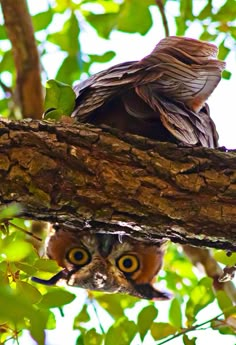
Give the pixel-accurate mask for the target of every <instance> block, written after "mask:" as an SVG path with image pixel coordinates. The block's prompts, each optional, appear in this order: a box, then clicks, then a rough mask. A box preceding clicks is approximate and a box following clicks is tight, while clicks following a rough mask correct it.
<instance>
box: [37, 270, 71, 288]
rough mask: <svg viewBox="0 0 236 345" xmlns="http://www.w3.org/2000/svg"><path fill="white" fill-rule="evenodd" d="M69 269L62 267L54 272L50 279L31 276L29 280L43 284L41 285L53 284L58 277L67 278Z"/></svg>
mask: <svg viewBox="0 0 236 345" xmlns="http://www.w3.org/2000/svg"><path fill="white" fill-rule="evenodd" d="M69 273H70V272H69V271H68V270H67V269H64V270H62V271H60V272H58V273H57V274H55V275H54V276H53V277H52V278H50V279H41V278H37V277H32V278H31V280H32V281H33V282H35V283H39V284H43V285H55V284H56V283H57V282H58V281H59V280H60V279H66V280H68V277H69Z"/></svg>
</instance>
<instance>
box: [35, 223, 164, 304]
mask: <svg viewBox="0 0 236 345" xmlns="http://www.w3.org/2000/svg"><path fill="white" fill-rule="evenodd" d="M47 255H48V256H49V258H51V259H54V260H56V261H57V263H58V264H59V266H62V267H64V269H63V270H62V271H61V272H59V273H57V274H56V275H55V276H54V277H52V278H51V279H49V280H42V279H39V278H33V280H34V281H36V282H39V283H43V284H47V285H53V284H56V283H57V282H58V281H59V280H60V279H64V280H66V282H67V284H68V285H70V286H78V287H82V288H85V289H89V290H98V291H105V292H120V293H127V294H130V295H133V296H136V297H140V298H146V299H151V300H166V299H169V298H170V296H169V294H168V293H167V292H161V291H159V290H157V289H155V288H154V286H153V283H154V280H155V278H156V275H157V274H158V272H159V271H160V269H161V266H162V258H163V246H162V245H161V244H160V245H158V244H157V245H154V244H148V243H143V242H140V241H137V240H134V239H132V238H129V237H128V236H123V237H122V238H121V239H120V237H119V236H118V235H108V234H89V233H82V234H81V233H77V232H69V231H65V230H63V229H58V230H57V231H55V232H54V233H53V234H52V235H51V237H50V238H49V241H48V244H47Z"/></svg>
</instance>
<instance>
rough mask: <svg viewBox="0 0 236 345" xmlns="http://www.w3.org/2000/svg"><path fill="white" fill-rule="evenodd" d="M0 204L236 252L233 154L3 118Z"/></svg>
mask: <svg viewBox="0 0 236 345" xmlns="http://www.w3.org/2000/svg"><path fill="white" fill-rule="evenodd" d="M0 177H1V181H2V183H1V185H0V201H1V204H3V205H6V204H8V203H10V202H19V203H21V204H22V205H23V212H22V217H27V218H31V219H38V220H45V221H50V222H58V223H61V224H64V226H68V227H71V228H72V229H75V228H76V230H80V229H82V228H84V227H86V226H87V227H90V230H94V231H101V229H102V230H104V229H105V230H106V231H107V232H114V231H119V232H122V231H125V232H126V233H130V234H132V235H133V236H136V237H141V238H149V239H152V240H155V239H159V238H162V237H166V238H170V239H171V240H172V241H174V242H179V243H187V244H192V245H196V246H209V247H215V248H224V249H228V250H234V249H235V248H236V151H233V150H232V151H227V150H225V149H217V150H216V149H215V150H213V149H206V148H202V147H195V148H192V147H178V146H177V145H175V144H170V143H160V142H154V141H151V140H148V139H145V138H142V137H138V136H134V135H129V134H121V133H117V132H115V131H114V130H109V129H105V130H102V129H98V128H95V127H92V126H88V125H83V124H80V125H78V124H77V125H75V124H67V123H60V124H57V125H55V124H53V123H48V122H38V121H21V122H10V121H9V122H6V121H1V122H0Z"/></svg>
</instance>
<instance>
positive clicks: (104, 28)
mask: <svg viewBox="0 0 236 345" xmlns="http://www.w3.org/2000/svg"><path fill="white" fill-rule="evenodd" d="M118 15H119V14H118V13H103V14H93V13H89V14H87V15H86V20H87V21H88V22H89V23H90V24H91V25H92V26H93V27H94V28H95V29H96V31H97V33H98V35H99V36H101V37H103V38H106V39H107V38H108V37H109V35H110V33H111V31H112V30H113V29H114V28H115V27H116V26H117V19H118Z"/></svg>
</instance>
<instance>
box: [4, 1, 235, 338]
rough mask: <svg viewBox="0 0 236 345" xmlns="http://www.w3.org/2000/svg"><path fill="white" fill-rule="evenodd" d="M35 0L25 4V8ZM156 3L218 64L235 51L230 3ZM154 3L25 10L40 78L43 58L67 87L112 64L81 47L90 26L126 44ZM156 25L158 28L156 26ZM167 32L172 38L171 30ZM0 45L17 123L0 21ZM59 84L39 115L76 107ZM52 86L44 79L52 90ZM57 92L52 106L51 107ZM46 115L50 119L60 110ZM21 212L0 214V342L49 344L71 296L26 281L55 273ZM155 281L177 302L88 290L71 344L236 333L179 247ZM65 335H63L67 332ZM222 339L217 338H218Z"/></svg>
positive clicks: (66, 4)
mask: <svg viewBox="0 0 236 345" xmlns="http://www.w3.org/2000/svg"><path fill="white" fill-rule="evenodd" d="M33 2H34V0H28V3H29V6H30V9H32V8H33V6H32V4H33ZM163 3H164V5H165V12H166V15H167V19H168V20H169V19H170V18H169V17H168V16H169V12H170V13H171V14H170V16H172V12H173V11H172V12H171V11H170V9H172V7H173V8H176V13H175V14H174V15H173V16H174V20H175V29H176V34H177V35H188V31H189V30H191V29H193V28H195V27H197V28H198V30H199V32H200V34H199V38H200V39H203V40H208V41H211V42H215V43H216V44H217V45H218V46H219V49H220V50H219V58H220V59H225V58H226V57H227V56H228V55H229V53H230V52H231V51H232V50H233V48H234V44H235V43H234V41H235V39H236V25H235V18H236V3H235V2H233V1H232V0H226V1H223V0H222V1H218V2H217V1H212V0H202V1H198V0H165V1H163ZM217 4H219V5H217ZM156 6H157V5H156V1H155V0H146V1H140V0H123V1H122V0H119V1H118V0H48V1H47V8H44V9H43V10H42V11H41V12H38V13H35V12H32V13H33V14H32V21H33V26H34V30H35V36H36V39H37V43H38V47H39V53H40V56H41V61H42V79H43V80H44V81H45V80H46V79H47V74H48V72H47V68H46V67H45V66H46V61H47V59H49V60H50V59H51V60H53V61H56V62H58V61H57V60H58V59H57V56H60V59H61V60H60V59H59V61H61V63H60V64H59V65H58V69H57V71H56V72H55V75H54V76H52V77H53V78H55V79H58V80H60V82H61V83H66V84H70V85H71V84H72V83H74V82H75V81H76V80H79V79H80V78H84V77H86V76H87V75H88V74H89V72H90V68H91V66H92V65H93V64H94V63H101V64H102V63H105V62H109V61H110V60H112V59H113V58H114V56H115V52H114V51H110V50H109V51H104V52H103V53H102V54H100V55H99V54H97V51H96V49H97V46H94V52H93V54H87V53H85V52H84V46H83V45H82V43H81V42H82V35H83V34H84V33H85V32H86V30H87V28H90V29H91V28H93V29H94V30H95V31H96V34H97V37H98V39H97V40H98V41H97V42H98V45H99V39H100V38H103V39H105V40H109V37H110V35H111V33H112V32H114V31H115V30H118V31H122V32H125V33H129V34H130V35H131V36H130V37H131V38H130V39H132V34H134V33H135V34H140V35H145V34H146V33H147V32H148V31H149V30H150V29H151V27H152V24H153V17H152V14H151V10H152V8H153V7H156ZM217 6H218V7H217ZM172 19H173V18H171V20H172ZM159 25H160V28H161V26H162V24H161V22H160V24H159ZM198 30H197V31H198ZM171 32H172V34H174V32H173V29H171ZM196 38H197V37H196ZM0 43H1V44H0V47H1V48H0V87H1V92H0V96H1V98H2V99H1V100H0V113H1V115H2V116H5V117H7V116H9V117H11V118H16V113H17V111H18V108H17V105H16V104H15V92H14V89H15V81H16V75H15V66H14V62H13V58H12V50H11V47H10V44H9V41H8V38H7V34H6V31H5V28H4V24H3V23H2V24H1V25H0ZM55 57H56V58H55ZM101 69H102V67H101ZM224 77H225V78H230V71H225V72H224ZM61 83H59V84H56V85H53V88H52V91H53V92H54V91H55V90H57V91H55V92H56V93H57V94H56V96H55V95H54V94H52V93H51V94H50V92H49V96H48V98H47V99H46V109H47V108H56V109H59V116H60V113H61V111H63V112H67V113H69V112H70V111H71V108H70V107H71V104H73V102H74V98H73V97H74V95H73V94H71V92H70V90H71V89H70V88H67V86H65V85H64V84H61ZM50 87H51V86H50V82H49V83H48V88H49V90H50ZM62 89H63V95H64V96H65V95H66V99H67V98H69V99H70V101H68V100H66V101H65V99H64V96H63V95H62V97H60V94H61V92H62ZM67 92H68V94H67ZM58 94H59V96H58ZM54 96H55V97H56V102H59V103H58V104H55V102H54ZM58 97H59V98H58ZM58 100H59V101H58ZM68 107H69V108H68ZM51 115H52V117H53V116H54V118H55V117H57V116H58V113H56V114H51ZM20 211H21V209H20V207H19V206H17V205H12V206H11V207H8V208H5V209H2V210H1V212H0V220H1V228H0V230H1V231H0V344H5V342H6V341H9V340H10V339H13V340H14V339H16V340H17V341H18V343H19V344H20V338H19V337H20V335H21V334H22V330H29V332H30V334H31V336H32V338H33V339H34V340H35V341H36V343H37V344H39V345H43V344H46V341H45V334H46V333H45V330H52V329H55V328H56V318H55V315H54V311H56V310H59V311H60V313H61V315H63V314H64V309H65V308H64V306H65V305H66V304H68V303H71V302H72V301H73V300H74V299H75V294H74V293H71V292H69V291H68V290H65V289H63V288H59V287H50V286H40V285H39V284H36V283H33V282H32V281H31V279H30V278H31V277H32V276H33V275H35V274H37V276H40V277H42V278H44V279H47V278H49V277H51V276H52V275H54V274H55V273H57V272H58V271H59V270H60V268H59V267H57V265H56V264H55V262H53V261H51V260H46V259H43V258H40V257H39V255H38V253H37V251H36V250H35V248H34V247H33V245H32V243H31V242H32V241H30V237H29V236H28V235H27V234H26V231H28V230H29V228H30V223H29V222H26V221H24V220H20V219H17V218H14V217H17V215H19V213H20ZM9 219H10V221H9ZM19 229H22V231H20V230H19ZM215 258H216V259H217V260H219V261H220V262H222V263H223V264H235V257H234V256H233V257H227V255H225V254H224V253H223V252H222V251H219V252H216V253H215ZM159 283H160V284H166V288H167V289H170V290H171V291H172V292H173V295H174V298H173V299H172V300H171V301H170V302H159V303H154V302H148V301H140V300H138V299H136V298H133V297H130V296H123V295H107V294H101V293H95V292H89V293H88V294H87V297H85V298H80V299H79V301H77V300H76V301H75V302H74V303H77V304H76V309H77V310H78V313H77V315H76V316H75V317H74V324H73V327H74V330H75V331H76V332H78V333H77V334H78V337H77V340H76V344H77V345H92V344H96V345H99V344H105V345H110V344H116V345H119V344H120V345H126V344H127V345H128V344H133V345H137V344H142V343H143V344H161V343H162V339H164V340H163V341H167V340H168V339H169V340H170V341H169V343H171V339H173V338H175V337H180V338H181V339H182V343H183V344H185V345H194V344H198V342H197V338H196V337H195V336H192V334H191V333H190V334H189V333H188V332H190V331H193V330H195V329H200V328H201V326H203V325H204V328H205V329H207V328H208V329H214V330H215V331H217V332H219V333H220V334H223V335H224V334H231V335H234V336H235V333H236V308H235V307H234V306H233V304H232V302H231V300H230V299H229V297H228V296H227V295H226V294H225V293H224V292H222V291H221V292H218V293H217V294H215V293H214V292H213V290H212V281H211V279H210V278H203V277H200V278H199V275H196V274H195V268H193V266H192V264H191V263H190V262H189V261H188V259H187V258H186V257H185V255H184V254H183V252H182V250H181V248H180V247H178V246H174V245H173V246H171V245H170V246H169V248H168V251H167V254H166V256H165V267H164V270H163V271H162V273H161V275H160V277H159ZM78 291H80V290H79V289H78ZM72 304H73V303H72ZM210 305H211V306H212V305H214V306H215V308H216V309H217V310H218V312H219V315H216V316H214V317H209V318H208V316H207V315H208V314H207V312H206V311H207V310H208V309H207V308H208V306H210ZM163 308H164V309H166V311H167V312H166V315H165V317H163V313H160V312H159V310H158V309H160V311H161V309H163ZM202 311H203V312H204V311H205V313H201V312H202ZM200 314H201V315H200ZM203 314H204V315H205V316H204V319H203ZM66 336H67V337H68V338H69V332H68V331H67V330H66ZM219 339H222V341H224V340H223V339H224V338H220V337H219ZM232 341H233V337H232ZM9 343H10V342H9Z"/></svg>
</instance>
